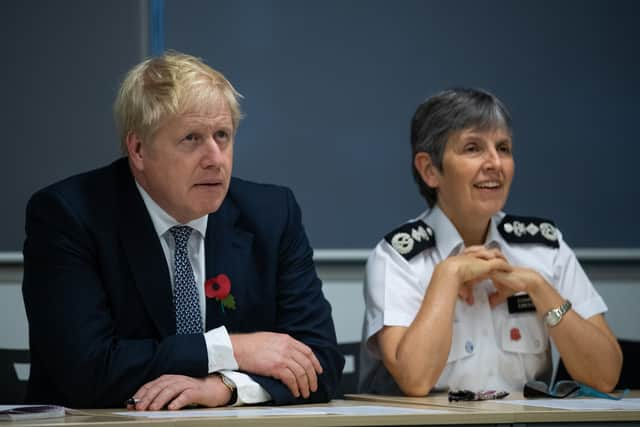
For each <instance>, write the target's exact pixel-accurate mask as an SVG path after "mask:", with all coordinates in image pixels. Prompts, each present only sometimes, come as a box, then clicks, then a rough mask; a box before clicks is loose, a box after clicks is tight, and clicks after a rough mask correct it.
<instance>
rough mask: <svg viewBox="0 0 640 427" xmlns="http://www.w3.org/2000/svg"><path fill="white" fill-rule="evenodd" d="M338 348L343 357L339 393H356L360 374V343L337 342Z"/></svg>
mask: <svg viewBox="0 0 640 427" xmlns="http://www.w3.org/2000/svg"><path fill="white" fill-rule="evenodd" d="M338 348H339V349H340V351H341V352H342V355H343V356H344V359H345V360H344V362H345V363H344V369H343V370H342V379H341V380H340V386H339V388H338V391H339V392H340V394H341V395H344V394H353V393H357V392H358V376H359V374H360V343H359V342H348V343H342V344H338Z"/></svg>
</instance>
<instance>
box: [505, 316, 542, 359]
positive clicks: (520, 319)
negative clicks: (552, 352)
mask: <svg viewBox="0 0 640 427" xmlns="http://www.w3.org/2000/svg"><path fill="white" fill-rule="evenodd" d="M548 344H549V338H548V336H547V332H546V330H545V328H544V325H543V324H542V322H541V321H540V320H538V318H537V316H536V313H535V312H533V313H521V314H511V315H508V316H506V320H505V322H504V323H503V324H502V328H501V330H500V345H501V346H502V349H503V350H504V351H506V352H511V353H520V354H538V353H543V352H545V351H546V350H547V347H548Z"/></svg>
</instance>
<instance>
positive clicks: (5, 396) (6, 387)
mask: <svg viewBox="0 0 640 427" xmlns="http://www.w3.org/2000/svg"><path fill="white" fill-rule="evenodd" d="M28 367H29V350H10V349H4V348H0V384H1V386H0V404H7V403H23V402H24V398H25V394H26V391H27V379H28V376H29V375H28Z"/></svg>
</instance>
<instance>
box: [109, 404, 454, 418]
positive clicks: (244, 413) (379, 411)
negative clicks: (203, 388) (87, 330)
mask: <svg viewBox="0 0 640 427" xmlns="http://www.w3.org/2000/svg"><path fill="white" fill-rule="evenodd" d="M447 412H448V411H445V410H431V409H412V408H400V407H391V406H350V405H345V406H327V407H322V408H282V407H278V408H257V409H255V408H245V409H242V408H241V409H189V410H183V411H144V412H135V411H127V412H114V414H116V415H127V416H130V417H144V418H192V417H264V416H286V415H411V414H444V413H447Z"/></svg>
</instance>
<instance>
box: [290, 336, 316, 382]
mask: <svg viewBox="0 0 640 427" xmlns="http://www.w3.org/2000/svg"><path fill="white" fill-rule="evenodd" d="M291 339H292V340H293V341H294V343H295V344H294V345H295V347H296V349H297V350H298V351H299V352H300V353H302V354H303V355H305V357H307V358H308V359H309V360H310V361H311V363H312V364H313V368H314V369H315V371H316V372H317V373H318V374H321V373H322V365H320V362H319V361H318V358H317V357H316V355H315V353H314V352H313V350H311V348H310V347H309V346H307V345H306V344H304V343H302V342H300V341H298V340H297V339H295V338H291Z"/></svg>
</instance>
